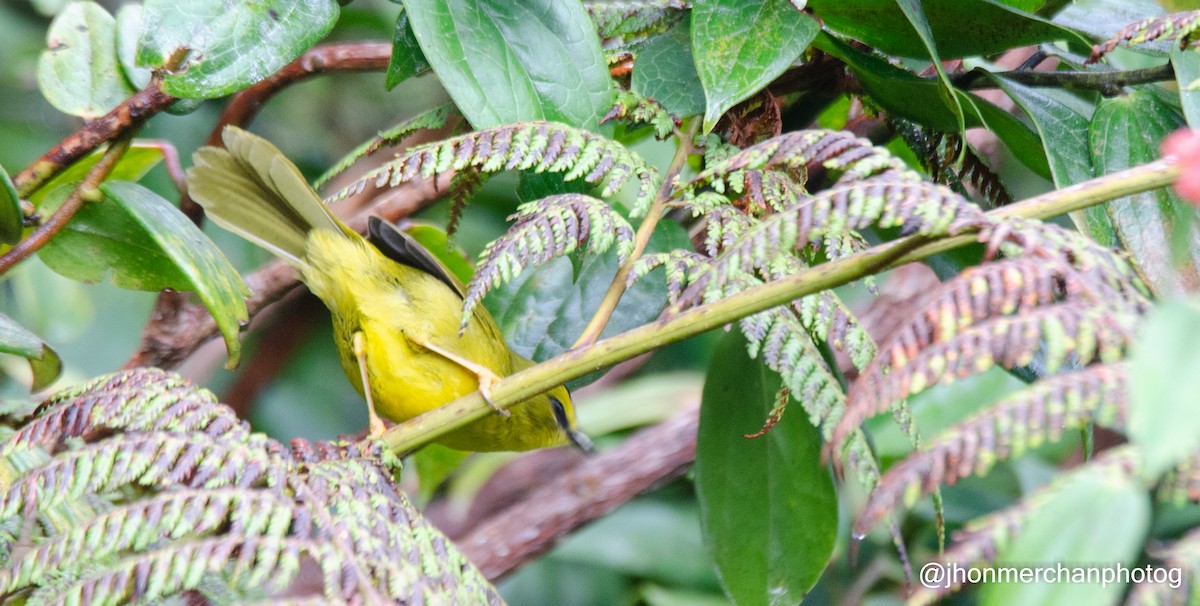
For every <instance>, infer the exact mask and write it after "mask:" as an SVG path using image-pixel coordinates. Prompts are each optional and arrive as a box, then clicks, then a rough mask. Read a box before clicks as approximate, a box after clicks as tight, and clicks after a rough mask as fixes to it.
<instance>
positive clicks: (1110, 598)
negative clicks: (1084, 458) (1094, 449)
mask: <svg viewBox="0 0 1200 606" xmlns="http://www.w3.org/2000/svg"><path fill="white" fill-rule="evenodd" d="M1149 526H1150V499H1149V496H1148V495H1147V494H1146V491H1145V490H1143V489H1142V488H1141V487H1139V486H1138V485H1137V484H1135V483H1134V482H1133V481H1132V480H1131V479H1130V478H1129V477H1127V476H1124V475H1122V474H1120V473H1119V472H1116V471H1114V470H1112V469H1102V470H1094V469H1089V470H1084V471H1082V472H1079V473H1077V474H1076V475H1075V476H1074V477H1072V478H1070V479H1069V480H1068V481H1066V482H1065V483H1064V484H1063V485H1061V486H1059V487H1058V489H1057V490H1056V491H1055V492H1054V494H1053V495H1052V496H1050V498H1049V500H1048V501H1047V502H1045V504H1044V505H1042V506H1041V507H1039V508H1038V510H1037V511H1036V513H1035V514H1034V515H1031V516H1029V518H1028V521H1027V522H1026V523H1025V524H1024V527H1023V528H1021V530H1020V532H1018V533H1017V535H1016V538H1014V539H1013V541H1012V542H1011V543H1009V544H1008V545H1006V546H1005V547H1004V548H1002V549H1001V550H1000V552H999V554H997V557H996V565H997V566H1005V565H1010V566H1044V567H1046V568H1051V567H1054V566H1065V567H1075V566H1078V567H1085V566H1091V567H1095V566H1103V567H1106V568H1107V567H1112V568H1114V569H1115V567H1116V566H1118V565H1125V566H1126V567H1129V566H1133V565H1135V564H1136V562H1137V556H1138V553H1139V552H1140V551H1141V548H1142V542H1143V541H1144V540H1145V538H1146V532H1147V530H1148V529H1149ZM1124 591H1125V586H1124V585H1123V584H1121V583H1117V582H1110V583H1107V584H1101V583H1099V582H1096V583H1070V582H1058V583H1045V582H1043V583H1008V584H988V585H985V586H983V588H982V590H981V592H980V598H981V599H980V603H981V604H983V605H984V606H1005V605H1008V604H1029V605H1038V606H1040V605H1045V606H1052V605H1055V604H1116V603H1118V599H1119V597H1120V596H1121V595H1122V594H1123V593H1124Z"/></svg>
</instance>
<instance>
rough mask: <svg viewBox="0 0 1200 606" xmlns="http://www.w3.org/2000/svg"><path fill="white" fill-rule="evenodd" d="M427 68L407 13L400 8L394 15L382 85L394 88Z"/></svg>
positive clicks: (390, 88)
mask: <svg viewBox="0 0 1200 606" xmlns="http://www.w3.org/2000/svg"><path fill="white" fill-rule="evenodd" d="M427 69H429V61H426V60H425V53H422V52H421V46H420V45H419V44H417V36H416V34H413V31H412V24H411V23H409V22H408V13H407V12H405V11H403V10H401V11H400V14H399V15H397V16H396V31H395V33H394V34H393V35H392V58H391V59H390V60H389V61H388V68H387V78H386V80H385V84H384V86H386V87H387V89H388V90H392V89H393V88H396V85H397V84H400V83H401V82H404V81H405V80H407V79H409V78H411V77H413V76H415V75H417V74H419V73H421V72H423V71H425V70H427Z"/></svg>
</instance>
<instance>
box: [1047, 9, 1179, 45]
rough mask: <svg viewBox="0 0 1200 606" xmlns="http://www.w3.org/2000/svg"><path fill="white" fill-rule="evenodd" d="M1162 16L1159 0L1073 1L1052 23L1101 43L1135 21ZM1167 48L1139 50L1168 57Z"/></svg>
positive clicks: (1153, 43) (1155, 43)
mask: <svg viewBox="0 0 1200 606" xmlns="http://www.w3.org/2000/svg"><path fill="white" fill-rule="evenodd" d="M1163 13H1164V11H1163V8H1162V6H1160V5H1159V3H1158V2H1157V1H1156V0H1072V1H1071V2H1070V3H1068V4H1067V5H1066V7H1064V8H1063V9H1062V10H1061V11H1059V13H1058V14H1056V15H1054V18H1053V19H1052V20H1053V21H1054V23H1057V24H1059V25H1063V26H1066V27H1069V28H1071V29H1074V30H1077V31H1081V32H1084V33H1085V34H1087V35H1088V36H1090V37H1091V38H1093V39H1095V40H1097V41H1099V40H1107V39H1109V38H1111V37H1112V36H1113V34H1115V33H1117V30H1119V29H1121V28H1122V27H1125V26H1126V25H1129V24H1130V23H1133V22H1134V21H1140V20H1142V19H1145V18H1146V17H1157V16H1159V15H1162V14H1163ZM1168 46H1169V44H1168V43H1165V42H1152V43H1150V44H1143V45H1140V46H1139V47H1138V51H1139V52H1146V51H1153V52H1157V53H1161V54H1165V52H1166V49H1167V48H1168Z"/></svg>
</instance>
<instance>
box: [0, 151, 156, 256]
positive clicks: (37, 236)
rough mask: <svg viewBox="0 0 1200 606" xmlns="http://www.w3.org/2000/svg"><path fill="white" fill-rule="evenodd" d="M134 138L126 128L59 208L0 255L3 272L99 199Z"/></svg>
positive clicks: (35, 250) (41, 245)
mask: <svg viewBox="0 0 1200 606" xmlns="http://www.w3.org/2000/svg"><path fill="white" fill-rule="evenodd" d="M132 138H133V131H127V132H126V134H124V135H122V136H121V138H120V139H117V140H116V141H115V142H113V144H112V145H110V146H109V148H108V150H107V151H105V152H104V155H103V156H101V158H100V161H99V162H97V163H96V165H95V166H93V167H92V169H91V170H89V171H88V174H87V176H85V177H84V178H83V181H80V182H79V185H77V186H76V187H75V189H74V190H73V191H72V192H71V193H70V195H68V196H67V199H66V200H64V201H63V203H62V206H59V207H58V210H55V211H54V214H52V215H50V218H49V219H47V220H46V221H45V222H43V223H42V224H41V225H40V226H38V228H37V229H36V230H34V232H33V233H32V234H29V237H28V238H25V239H24V240H21V241H20V242H17V244H16V245H15V246H13V247H12V248H11V249H9V250H8V252H6V253H4V255H2V256H0V274H3V273H4V272H7V271H8V270H10V269H12V268H13V266H14V265H16V264H17V263H20V262H21V261H23V260H25V259H26V258H27V257H29V255H32V254H33V253H35V252H37V250H38V249H40V248H41V247H43V246H45V245H46V243H47V242H49V241H50V240H51V239H52V238H53V237H54V236H56V235H58V233H59V232H60V231H62V230H63V228H64V227H66V226H67V223H70V222H71V218H72V217H74V216H75V213H77V212H79V209H80V208H83V205H84V203H86V202H88V201H89V200H98V199H99V197H100V195H101V194H100V192H99V191H97V188H98V187H100V183H101V182H103V181H104V179H105V178H106V177H108V175H109V173H111V172H112V170H113V167H115V166H116V165H117V162H118V161H120V160H121V156H123V155H125V151H126V150H128V149H129V142H130V140H132Z"/></svg>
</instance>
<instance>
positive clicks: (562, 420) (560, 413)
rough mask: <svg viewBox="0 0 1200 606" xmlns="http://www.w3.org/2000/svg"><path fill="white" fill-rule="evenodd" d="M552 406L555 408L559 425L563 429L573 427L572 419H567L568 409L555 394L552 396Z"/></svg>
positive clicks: (555, 417)
mask: <svg viewBox="0 0 1200 606" xmlns="http://www.w3.org/2000/svg"><path fill="white" fill-rule="evenodd" d="M550 408H551V409H552V410H554V420H555V421H556V422H558V426H559V427H562V428H563V429H567V430H570V429H571V421H570V420H568V419H567V409H566V408H563V403H562V402H560V401H559V400H558V398H556V397H554V396H550Z"/></svg>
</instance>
